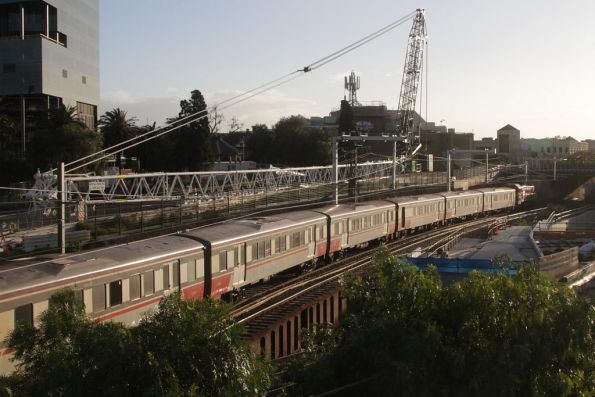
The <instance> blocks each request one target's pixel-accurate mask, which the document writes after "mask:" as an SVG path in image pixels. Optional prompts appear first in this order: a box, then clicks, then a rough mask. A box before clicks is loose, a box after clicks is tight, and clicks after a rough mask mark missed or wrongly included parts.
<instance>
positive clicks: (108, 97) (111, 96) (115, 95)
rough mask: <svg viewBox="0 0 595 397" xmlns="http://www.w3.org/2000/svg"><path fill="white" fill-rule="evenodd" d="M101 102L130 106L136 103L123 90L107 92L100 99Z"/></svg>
mask: <svg viewBox="0 0 595 397" xmlns="http://www.w3.org/2000/svg"><path fill="white" fill-rule="evenodd" d="M101 100H102V101H104V100H105V101H109V102H113V103H122V104H130V103H136V102H138V101H137V100H136V99H135V98H134V97H133V96H132V95H131V94H130V93H128V92H126V91H124V90H117V91H108V92H106V93H105V94H103V95H102V97H101Z"/></svg>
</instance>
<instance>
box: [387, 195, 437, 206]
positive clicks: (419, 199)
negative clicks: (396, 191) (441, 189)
mask: <svg viewBox="0 0 595 397" xmlns="http://www.w3.org/2000/svg"><path fill="white" fill-rule="evenodd" d="M386 200H388V201H390V202H393V203H397V204H399V205H401V204H415V203H423V202H428V201H436V200H444V197H442V196H440V195H438V194H422V195H420V196H402V197H389V198H387V199H386Z"/></svg>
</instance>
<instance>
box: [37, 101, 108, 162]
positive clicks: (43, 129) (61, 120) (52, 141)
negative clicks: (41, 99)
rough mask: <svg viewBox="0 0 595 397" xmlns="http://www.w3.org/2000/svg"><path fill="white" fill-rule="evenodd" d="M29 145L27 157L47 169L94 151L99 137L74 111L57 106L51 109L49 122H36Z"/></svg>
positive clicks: (99, 143)
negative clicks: (35, 129)
mask: <svg viewBox="0 0 595 397" xmlns="http://www.w3.org/2000/svg"><path fill="white" fill-rule="evenodd" d="M39 125H40V128H39V129H38V130H37V131H36V132H35V138H34V140H33V141H32V142H31V151H32V153H33V154H34V155H33V156H32V157H31V156H30V160H31V161H33V163H34V164H35V166H36V167H38V168H40V169H42V170H46V169H49V168H51V167H54V166H56V164H57V163H59V162H61V161H63V162H65V163H67V162H70V161H73V160H76V159H78V158H81V157H84V156H86V155H89V154H91V153H94V152H96V151H97V150H99V148H100V147H101V136H100V135H99V134H98V133H96V132H95V131H91V130H90V129H88V128H87V127H86V126H85V125H84V124H83V123H82V122H81V121H79V120H78V119H77V117H76V109H75V108H73V107H66V106H64V105H60V106H59V107H58V108H55V109H50V111H49V115H48V119H47V120H44V121H40V122H39Z"/></svg>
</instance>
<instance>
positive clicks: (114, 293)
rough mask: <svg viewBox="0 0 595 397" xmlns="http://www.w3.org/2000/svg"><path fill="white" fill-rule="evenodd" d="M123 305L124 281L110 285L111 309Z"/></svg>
mask: <svg viewBox="0 0 595 397" xmlns="http://www.w3.org/2000/svg"><path fill="white" fill-rule="evenodd" d="M121 304H122V280H116V281H112V282H111V283H109V305H110V307H113V306H117V305H121Z"/></svg>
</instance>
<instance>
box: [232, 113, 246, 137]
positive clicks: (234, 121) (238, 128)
mask: <svg viewBox="0 0 595 397" xmlns="http://www.w3.org/2000/svg"><path fill="white" fill-rule="evenodd" d="M242 128H244V124H242V123H240V121H239V120H238V119H237V118H236V117H232V118H231V121H230V122H229V133H230V134H232V133H234V132H239V131H241V130H242Z"/></svg>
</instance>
